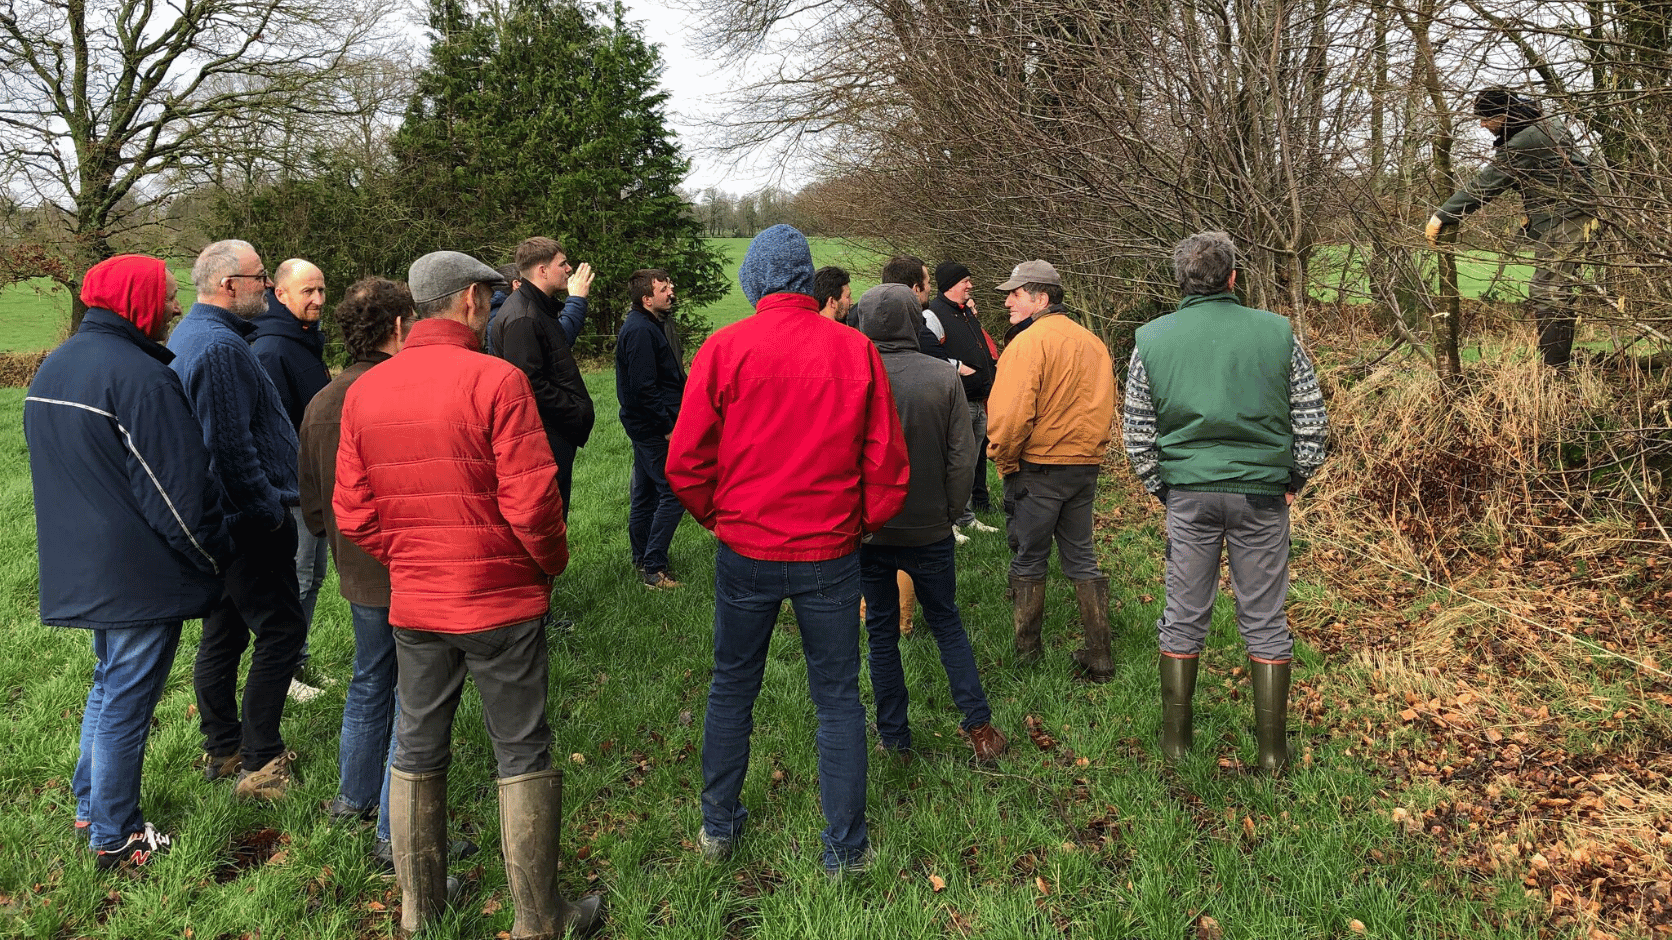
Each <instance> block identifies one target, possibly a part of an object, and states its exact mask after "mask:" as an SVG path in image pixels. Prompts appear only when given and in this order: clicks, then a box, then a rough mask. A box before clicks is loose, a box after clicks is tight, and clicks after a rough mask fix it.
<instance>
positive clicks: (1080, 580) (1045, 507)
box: [987, 261, 1115, 682]
mask: <svg viewBox="0 0 1672 940" xmlns="http://www.w3.org/2000/svg"><path fill="white" fill-rule="evenodd" d="M999 290H1001V291H1005V292H1006V295H1005V299H1004V305H1005V307H1006V309H1008V310H1009V311H1010V322H1011V324H1013V325H1021V324H1023V323H1030V325H1029V326H1028V328H1027V329H1026V330H1025V331H1023V332H1021V333H1019V334H1017V335H1016V337H1015V339H1013V340H1011V342H1010V345H1009V346H1006V347H1005V350H1004V355H1003V356H1001V357H999V366H998V375H997V376H996V377H995V378H994V380H993V391H992V393H991V394H990V395H989V396H988V397H987V438H988V440H989V441H990V443H989V444H988V446H987V456H988V457H991V458H992V460H993V463H994V465H995V466H997V467H998V471H999V475H1000V476H1002V477H1003V478H1004V518H1005V526H1006V528H1007V529H1008V530H1009V535H1010V550H1011V551H1012V552H1013V553H1014V554H1013V556H1012V557H1011V559H1010V592H1011V595H1012V599H1013V600H1014V601H1015V605H1016V606H1015V627H1016V652H1017V654H1018V655H1020V656H1023V657H1027V658H1031V657H1034V656H1038V655H1039V653H1040V641H1039V634H1040V627H1041V625H1042V624H1043V622H1044V618H1045V570H1046V568H1047V566H1048V565H1049V563H1050V557H1051V539H1052V537H1053V536H1055V538H1056V542H1057V553H1058V554H1059V556H1060V557H1061V559H1062V573H1063V574H1064V575H1066V576H1067V577H1068V579H1069V580H1070V581H1072V582H1073V583H1074V594H1075V597H1076V598H1077V599H1078V601H1079V605H1080V623H1081V626H1082V627H1083V628H1084V629H1085V633H1086V641H1085V646H1084V647H1082V648H1081V649H1079V650H1076V651H1075V652H1074V662H1075V663H1076V664H1077V665H1078V666H1079V668H1080V670H1081V671H1082V672H1083V673H1084V674H1085V675H1086V676H1087V678H1090V679H1092V680H1093V681H1096V682H1106V681H1108V679H1109V677H1110V675H1111V674H1112V673H1113V671H1114V663H1113V662H1112V661H1111V660H1110V658H1109V579H1108V578H1107V577H1104V575H1103V572H1102V571H1101V570H1099V569H1098V567H1097V553H1096V551H1095V550H1094V549H1093V547H1092V538H1091V537H1092V502H1093V500H1095V499H1096V498H1097V468H1098V466H1099V465H1100V464H1101V463H1102V462H1103V454H1104V452H1105V451H1107V450H1108V449H1109V437H1110V433H1109V424H1110V422H1111V421H1113V420H1114V416H1115V372H1114V368H1113V364H1112V362H1111V361H1110V359H1109V349H1108V347H1106V346H1104V345H1103V341H1102V340H1101V339H1098V338H1097V336H1096V335H1094V334H1093V333H1092V332H1091V331H1090V330H1088V329H1086V328H1085V327H1083V326H1081V325H1080V324H1078V323H1075V322H1074V321H1073V319H1071V318H1070V317H1068V316H1067V308H1066V307H1064V306H1063V305H1062V278H1060V277H1059V276H1058V275H1057V269H1056V268H1054V267H1052V266H1051V264H1050V263H1049V262H1046V261H1024V262H1022V263H1021V264H1019V265H1017V266H1016V268H1015V270H1013V271H1011V272H1010V277H1009V279H1007V280H1006V281H1005V282H1004V283H1002V284H1000V285H999Z"/></svg>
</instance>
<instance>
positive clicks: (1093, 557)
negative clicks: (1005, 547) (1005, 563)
mask: <svg viewBox="0 0 1672 940" xmlns="http://www.w3.org/2000/svg"><path fill="white" fill-rule="evenodd" d="M1096 498H1097V465H1096V464H1037V463H1027V462H1025V461H1024V462H1023V463H1022V469H1020V470H1018V471H1016V472H1015V473H1012V474H1011V475H1010V476H1008V477H1005V479H1004V525H1005V530H1006V532H1007V533H1008V535H1009V539H1010V551H1011V552H1012V555H1011V558H1010V576H1011V577H1013V578H1043V577H1045V572H1046V570H1047V569H1048V568H1049V567H1050V564H1051V539H1052V537H1053V536H1055V538H1056V540H1057V556H1058V557H1059V558H1060V559H1061V560H1062V573H1063V575H1064V576H1065V577H1067V578H1069V579H1070V580H1073V581H1086V580H1090V579H1091V578H1100V577H1102V576H1103V572H1101V571H1099V570H1098V568H1097V552H1096V550H1095V549H1094V548H1093V547H1092V542H1091V522H1092V520H1091V510H1092V501H1093V500H1095V499H1096Z"/></svg>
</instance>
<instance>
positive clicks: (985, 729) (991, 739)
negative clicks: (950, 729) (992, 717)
mask: <svg viewBox="0 0 1672 940" xmlns="http://www.w3.org/2000/svg"><path fill="white" fill-rule="evenodd" d="M964 734H965V735H967V736H968V737H969V739H970V746H971V747H973V748H975V759H976V761H977V762H978V763H982V764H990V763H992V762H993V761H996V760H998V759H999V755H1001V754H1003V753H1004V752H1005V749H1006V748H1008V747H1010V742H1009V741H1007V740H1005V737H1004V732H1002V731H1000V730H999V729H997V728H995V727H993V723H992V722H990V721H989V722H988V723H986V724H984V725H975V726H973V727H970V728H966V729H964Z"/></svg>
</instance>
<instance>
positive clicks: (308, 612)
mask: <svg viewBox="0 0 1672 940" xmlns="http://www.w3.org/2000/svg"><path fill="white" fill-rule="evenodd" d="M290 515H291V517H292V518H294V519H295V520H296V590H297V594H298V595H299V596H300V597H301V600H302V622H303V623H304V624H307V625H308V626H309V627H310V628H311V627H312V626H313V613H314V606H315V605H316V604H318V603H319V587H320V585H322V584H324V583H325V575H326V574H328V573H329V572H330V570H331V569H330V565H331V561H330V553H329V550H328V547H327V546H328V542H327V540H326V539H322V538H319V537H317V536H315V535H314V534H313V533H312V532H309V531H308V523H307V520H305V519H304V518H303V517H302V507H300V506H293V507H291V510H290ZM307 664H308V641H307V639H305V638H304V639H303V640H302V655H301V656H300V657H298V659H297V662H296V667H297V668H298V669H300V668H301V667H303V666H306V665H307Z"/></svg>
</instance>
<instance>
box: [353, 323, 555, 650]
mask: <svg viewBox="0 0 1672 940" xmlns="http://www.w3.org/2000/svg"><path fill="white" fill-rule="evenodd" d="M479 348H480V347H479V345H478V341H477V339H476V334H475V333H474V332H472V331H471V329H470V328H469V327H468V326H466V325H464V324H463V323H458V322H456V321H453V320H443V319H431V320H420V321H419V322H418V323H417V324H416V325H415V326H413V328H412V332H411V334H410V335H409V336H408V338H407V341H406V346H405V347H404V348H403V349H402V350H401V354H400V355H398V356H396V357H394V358H393V359H390V360H389V361H388V362H385V363H383V364H382V365H379V366H378V367H377V368H375V369H372V370H371V371H369V372H367V373H366V374H365V375H364V376H362V377H361V378H360V380H359V381H357V382H355V383H354V385H353V386H352V387H350V388H349V390H348V396H347V399H346V400H345V402H344V404H343V418H342V443H341V444H340V445H339V446H338V448H337V487H336V494H335V496H334V497H333V499H332V501H331V505H332V507H333V508H334V509H335V510H336V513H337V525H338V526H339V527H340V528H341V529H342V533H343V535H345V536H347V537H348V538H349V539H351V540H352V541H353V542H354V543H355V544H357V545H359V546H360V547H361V548H364V549H365V550H366V552H367V553H368V554H370V555H371V556H372V557H373V558H376V559H378V560H379V561H381V562H383V564H384V565H385V566H387V567H388V568H389V582H390V599H389V622H390V623H392V624H394V625H395V626H398V627H407V628H410V629H414V630H434V631H436V632H438V633H475V632H478V631H482V630H492V629H494V628H495V627H503V626H508V625H510V624H513V623H522V622H523V621H525V620H533V619H534V618H536V617H539V616H542V615H544V614H545V613H546V612H547V610H548V608H549V604H550V593H551V579H552V578H553V577H555V576H556V575H558V574H560V573H562V571H563V568H564V566H566V565H567V564H568V563H569V546H568V542H567V541H566V538H565V532H564V526H563V501H562V498H561V497H559V496H558V492H557V464H556V463H555V462H553V460H552V449H551V445H549V444H547V443H546V429H545V427H544V426H543V425H542V424H541V422H540V413H539V411H538V410H537V407H536V405H535V403H534V392H533V390H532V389H531V388H530V387H529V384H528V377H527V376H525V375H523V373H522V370H520V369H518V368H517V367H516V366H513V365H511V364H510V363H508V362H505V361H503V360H501V359H496V358H494V357H493V356H488V355H483V354H482V353H480V352H478V351H477V350H478V349H479Z"/></svg>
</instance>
